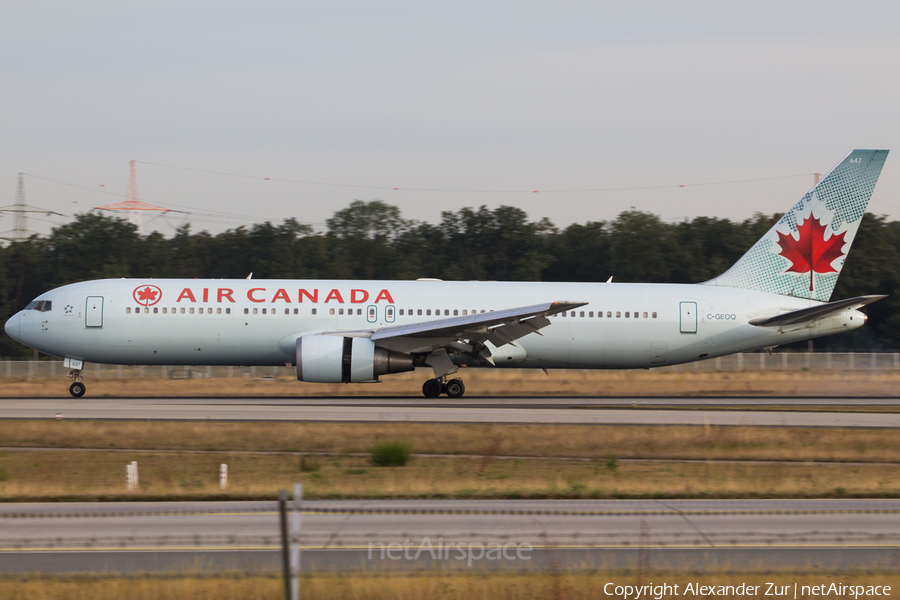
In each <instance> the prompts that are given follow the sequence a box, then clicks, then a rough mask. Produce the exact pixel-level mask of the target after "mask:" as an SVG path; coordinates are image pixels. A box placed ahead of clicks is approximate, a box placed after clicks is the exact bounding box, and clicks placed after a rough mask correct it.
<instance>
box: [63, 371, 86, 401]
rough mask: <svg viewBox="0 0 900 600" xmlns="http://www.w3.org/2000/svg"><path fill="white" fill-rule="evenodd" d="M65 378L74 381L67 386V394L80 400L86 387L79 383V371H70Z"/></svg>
mask: <svg viewBox="0 0 900 600" xmlns="http://www.w3.org/2000/svg"><path fill="white" fill-rule="evenodd" d="M66 377H72V378H73V379H75V383H73V384H72V385H70V386H69V393H70V394H72V395H73V396H74V397H76V398H81V397H82V396H84V393H85V392H86V391H87V387H85V385H84V383H82V381H81V379H82V377H81V370H80V369H72V370H71V371H69V374H68V375H67V376H66Z"/></svg>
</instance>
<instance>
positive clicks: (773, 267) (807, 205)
mask: <svg viewBox="0 0 900 600" xmlns="http://www.w3.org/2000/svg"><path fill="white" fill-rule="evenodd" d="M887 155H888V151H887V150H854V151H853V152H851V153H850V154H848V155H847V156H846V157H845V158H844V160H842V161H841V162H840V164H838V166H836V167H835V168H834V169H833V170H832V171H831V172H830V173H829V174H828V175H826V176H825V178H824V179H822V181H820V182H819V183H818V184H816V186H815V187H814V188H813V189H811V190H810V191H809V192H807V193H806V195H805V196H803V199H802V200H800V202H798V203H797V204H795V205H794V207H793V208H792V209H791V210H789V211H788V212H787V213H785V215H784V216H783V217H781V220H780V221H778V223H776V224H775V226H774V227H772V229H770V230H769V231H768V233H766V235H764V236H763V237H762V238H761V239H760V240H759V241H758V242H756V244H755V245H754V246H753V247H752V248H751V249H750V250H749V251H748V252H747V253H746V254H744V256H742V257H741V259H740V260H739V261H737V262H736V263H735V264H734V266H733V267H731V268H730V269H728V270H727V271H726V272H725V273H723V274H722V275H719V276H718V277H716V278H715V279H711V280H709V281H707V282H705V283H704V285H721V286H725V287H735V288H743V289H748V290H760V291H763V292H770V293H772V294H783V295H787V296H796V297H798V298H810V299H812V300H820V301H822V302H827V301H828V300H829V299H830V298H831V292H832V291H833V290H834V284H835V283H837V279H838V275H840V274H841V269H842V268H843V266H844V260H845V259H846V258H847V254H849V252H850V246H851V244H853V238H854V237H856V230H857V229H859V223H860V221H861V220H862V218H863V215H864V214H865V212H866V206H867V205H868V204H869V198H871V197H872V190H873V189H874V188H875V182H877V181H878V176H879V175H880V174H881V168H882V167H883V166H884V160H885V159H886V158H887Z"/></svg>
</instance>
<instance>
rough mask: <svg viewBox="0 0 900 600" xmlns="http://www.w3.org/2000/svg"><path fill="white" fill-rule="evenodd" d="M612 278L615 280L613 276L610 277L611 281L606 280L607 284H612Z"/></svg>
mask: <svg viewBox="0 0 900 600" xmlns="http://www.w3.org/2000/svg"><path fill="white" fill-rule="evenodd" d="M612 278H613V276H612V275H610V276H609V279H607V280H606V283H612Z"/></svg>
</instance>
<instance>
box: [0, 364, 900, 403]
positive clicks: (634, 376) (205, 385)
mask: <svg viewBox="0 0 900 600" xmlns="http://www.w3.org/2000/svg"><path fill="white" fill-rule="evenodd" d="M430 373H431V371H430V370H425V369H419V370H418V371H417V372H414V373H401V374H398V375H390V376H387V377H385V378H384V379H383V381H382V382H381V383H380V384H377V385H375V384H371V385H344V384H315V383H300V382H298V381H297V380H296V379H295V378H293V377H280V378H275V379H273V380H271V381H270V380H265V381H262V380H257V379H251V378H240V377H234V378H211V379H190V380H170V379H162V378H150V377H148V378H130V379H128V378H123V379H117V378H100V379H98V378H96V377H95V376H94V374H93V373H92V372H91V371H90V369H89V370H87V371H85V376H86V378H85V383H86V384H87V386H88V390H89V392H88V394H89V395H90V396H91V397H95V398H96V397H103V396H111V397H119V396H356V397H366V396H412V397H416V398H419V397H421V386H422V382H423V381H424V380H425V379H427V378H428V377H431V375H430ZM460 376H461V377H463V378H464V379H465V381H466V387H467V388H468V393H469V394H470V395H480V396H481V395H484V396H687V395H705V396H722V395H724V396H728V395H739V396H740V395H747V396H761V397H762V396H893V395H896V393H897V389H898V385H900V371H888V370H884V371H868V370H854V371H849V370H844V371H842V370H832V371H827V370H810V371H780V370H770V371H732V372H727V371H721V372H715V371H713V372H704V371H693V370H691V368H690V367H684V368H683V369H682V370H681V371H675V370H653V371H645V370H633V371H588V370H555V371H551V372H550V376H549V377H548V376H546V375H544V374H543V373H542V372H541V371H540V370H535V369H523V370H519V369H515V370H491V369H463V370H462V371H461V372H460ZM69 383H70V381H69V380H67V379H65V378H63V377H62V376H60V377H58V378H56V379H44V378H41V379H33V380H31V381H27V380H25V379H21V378H20V379H15V378H13V379H5V380H4V385H3V386H2V387H0V396H38V397H59V396H62V397H67V396H68V386H69Z"/></svg>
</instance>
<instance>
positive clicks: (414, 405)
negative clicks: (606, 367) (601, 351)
mask: <svg viewBox="0 0 900 600" xmlns="http://www.w3.org/2000/svg"><path fill="white" fill-rule="evenodd" d="M829 405H830V406H835V407H840V406H849V407H856V408H865V409H866V410H867V411H869V412H829V411H826V410H822V409H820V408H815V409H813V408H810V410H802V409H800V408H799V407H803V406H807V407H822V406H829ZM897 405H898V400H897V399H884V398H847V399H835V398H780V399H772V398H767V399H765V400H760V399H755V398H683V397H679V398H652V399H649V398H581V397H579V398H506V397H503V398H471V399H463V400H459V401H452V402H451V401H448V400H445V399H444V400H441V399H439V400H427V399H416V398H273V397H253V398H193V397H181V398H77V399H76V398H2V399H0V418H3V419H44V418H55V417H56V416H57V415H59V416H60V417H61V418H73V419H74V418H77V419H141V420H147V419H175V420H223V421H269V420H278V421H354V422H386V421H394V422H428V423H576V424H577V423H581V424H612V425H756V426H788V427H879V428H884V427H888V428H897V427H900V412H893V413H892V412H876V411H877V410H878V407H879V406H882V407H885V406H890V407H894V406H897ZM666 406H671V407H677V406H683V407H685V408H681V409H666V408H664V407H666ZM692 406H703V408H698V409H690V408H687V407H692ZM782 406H789V407H791V408H792V410H778V407H782ZM729 407H731V408H729ZM714 408H719V409H720V410H713V409H714ZM726 409H727V410H726Z"/></svg>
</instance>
